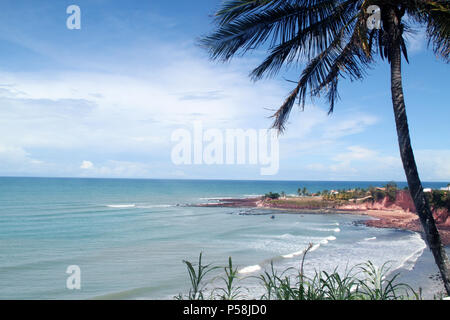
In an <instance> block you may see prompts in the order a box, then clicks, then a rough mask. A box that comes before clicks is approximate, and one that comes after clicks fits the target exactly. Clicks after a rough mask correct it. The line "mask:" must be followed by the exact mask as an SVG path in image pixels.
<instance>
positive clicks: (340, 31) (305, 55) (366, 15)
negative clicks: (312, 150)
mask: <svg viewBox="0 0 450 320" xmlns="http://www.w3.org/2000/svg"><path fill="white" fill-rule="evenodd" d="M374 6H376V7H374ZM406 17H408V18H409V19H410V20H411V21H415V22H416V23H419V24H422V25H424V26H425V27H426V30H427V37H428V40H429V44H431V45H432V47H433V50H434V52H435V54H436V55H437V56H439V57H441V58H442V59H443V60H444V61H445V62H447V63H448V62H449V61H450V1H448V0H437V1H431V0H225V1H224V3H223V5H222V7H221V8H220V10H219V11H218V12H217V13H216V15H215V23H216V26H217V28H216V30H215V31H214V32H213V33H212V34H210V35H209V36H206V37H205V38H204V39H202V41H201V42H202V45H203V46H204V47H206V48H207V50H208V51H209V53H210V56H211V58H212V59H215V60H222V61H227V60H230V59H231V58H232V57H233V56H235V55H236V54H243V53H246V52H248V51H250V50H254V49H257V48H259V47H261V46H262V45H263V44H266V43H268V44H269V52H268V56H267V57H266V59H265V60H264V61H263V62H262V63H261V64H260V65H259V66H258V67H257V68H256V69H254V70H253V71H252V72H251V77H252V79H253V80H258V79H261V78H262V77H264V76H274V75H276V74H277V72H278V71H280V69H281V67H282V66H283V65H289V64H292V63H295V62H297V61H298V60H299V59H303V60H306V61H309V62H308V63H307V65H306V67H305V68H304V69H303V71H302V72H301V74H300V77H299V80H298V83H297V84H296V86H295V88H294V89H293V90H292V92H291V93H290V94H289V96H288V97H287V98H286V100H285V101H284V103H283V104H282V105H281V107H280V108H279V109H278V111H277V112H276V113H275V114H274V115H273V117H274V119H275V120H274V123H273V127H274V128H276V129H278V130H279V131H280V132H282V131H283V130H284V129H285V125H286V122H287V119H288V117H289V114H290V112H291V110H292V107H293V105H294V103H295V101H296V100H298V102H299V104H300V105H301V108H303V107H304V105H305V99H306V96H307V95H310V96H319V95H321V94H324V95H325V97H326V98H327V100H328V102H329V105H330V108H329V113H331V112H333V109H334V106H335V101H336V100H337V98H338V81H339V79H340V78H341V77H348V78H350V79H352V80H353V79H362V78H363V77H364V76H365V75H366V72H365V70H366V69H367V67H368V66H369V65H370V64H372V63H373V62H374V56H375V55H377V54H379V55H380V56H381V58H383V59H386V60H387V62H388V63H389V64H390V69H391V72H390V81H391V95H392V105H393V109H394V116H395V123H396V127H397V135H398V143H399V147H400V155H401V159H402V162H403V167H404V170H405V174H406V178H407V180H408V186H409V190H410V192H411V196H412V198H413V200H414V204H415V206H416V210H417V213H418V215H419V217H420V221H421V223H422V226H423V229H424V231H425V235H426V240H427V243H428V245H429V247H430V249H431V251H432V252H433V255H434V259H435V261H436V264H437V265H438V267H439V270H440V273H441V275H442V278H443V281H444V284H445V288H446V291H447V293H448V294H449V295H450V264H449V261H448V258H447V255H446V253H445V250H444V249H443V246H442V243H441V239H440V235H439V232H438V230H437V228H436V224H435V221H434V218H433V215H432V212H431V210H430V205H429V203H428V201H427V199H426V197H425V196H424V193H423V188H422V183H421V181H420V179H419V174H418V171H417V167H416V162H415V159H414V154H413V150H412V147H411V141H410V135H409V128H408V121H407V117H406V108H405V101H404V97H403V87H402V75H401V63H402V55H403V57H404V58H405V60H406V61H408V55H407V50H406V45H405V41H404V34H405V30H407V28H408V26H407V24H406V20H407V19H406ZM374 19H375V20H374ZM370 23H372V24H370ZM372 27H374V28H372Z"/></svg>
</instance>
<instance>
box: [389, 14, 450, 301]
mask: <svg viewBox="0 0 450 320" xmlns="http://www.w3.org/2000/svg"><path fill="white" fill-rule="evenodd" d="M387 20H388V24H389V26H387V31H388V34H389V37H390V44H391V47H390V50H389V51H390V54H389V56H390V57H389V58H390V64H391V92H392V104H393V107H394V115H395V124H396V127H397V135H398V143H399V146H400V156H401V159H402V162H403V168H404V170H405V174H406V179H407V181H408V186H409V191H410V193H411V196H412V198H413V201H414V205H415V206H416V212H417V214H418V215H419V218H420V222H421V224H422V227H423V230H424V232H425V239H426V241H427V243H428V246H429V247H430V249H431V252H432V253H433V256H434V260H435V262H436V264H437V266H438V268H439V271H440V273H441V277H442V280H443V282H444V286H445V290H446V291H447V294H448V295H450V263H449V260H448V257H447V254H446V252H445V249H444V247H443V245H442V242H441V237H440V235H439V231H438V229H437V227H436V223H435V220H434V218H433V214H432V212H431V210H430V205H429V203H428V201H427V199H426V198H425V195H424V193H423V187H422V183H421V182H420V178H419V173H418V172H417V166H416V161H415V159H414V153H413V150H412V147H411V140H410V136H409V128H408V119H407V117H406V109H405V100H404V97H403V86H402V74H401V50H400V42H399V37H400V36H401V34H400V30H399V28H398V25H399V19H398V17H396V16H395V11H394V10H391V12H390V17H389V18H388V19H387Z"/></svg>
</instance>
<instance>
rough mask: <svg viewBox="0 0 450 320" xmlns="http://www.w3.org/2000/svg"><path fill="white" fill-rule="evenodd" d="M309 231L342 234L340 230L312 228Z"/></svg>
mask: <svg viewBox="0 0 450 320" xmlns="http://www.w3.org/2000/svg"><path fill="white" fill-rule="evenodd" d="M309 230H314V231H324V232H330V231H333V232H341V229H339V228H310V229H309Z"/></svg>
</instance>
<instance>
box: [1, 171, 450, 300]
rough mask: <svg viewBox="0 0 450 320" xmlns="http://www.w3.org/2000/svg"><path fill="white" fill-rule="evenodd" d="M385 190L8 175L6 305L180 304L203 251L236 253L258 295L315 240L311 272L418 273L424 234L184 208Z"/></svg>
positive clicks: (222, 257) (223, 260)
mask: <svg viewBox="0 0 450 320" xmlns="http://www.w3.org/2000/svg"><path fill="white" fill-rule="evenodd" d="M383 184H385V183H383V182H316V181H314V182H312V181H309V182H308V181H222V180H220V181H218V180H137V179H136V180H131V179H130V180H127V179H76V178H13V177H5V178H0V299H99V298H100V299H172V298H173V297H174V296H176V295H178V294H179V293H186V292H187V291H188V289H189V277H188V273H187V271H186V267H185V265H184V264H183V262H182V261H183V260H189V261H191V262H195V261H196V260H197V259H198V256H199V254H200V252H202V253H203V261H204V263H213V264H214V265H216V266H225V265H227V262H228V257H229V256H231V257H232V259H233V264H234V265H236V266H237V267H238V268H239V270H240V275H241V276H242V277H247V278H248V279H247V278H246V280H243V281H247V286H248V287H249V288H251V292H250V293H249V295H250V296H252V295H254V296H257V295H258V292H259V291H258V290H260V287H259V285H258V283H257V281H256V280H251V279H254V277H252V276H257V275H258V274H259V273H260V272H262V271H263V270H265V269H266V268H269V267H270V263H271V261H272V262H273V264H274V267H275V268H277V269H279V270H284V269H286V268H288V267H298V266H299V264H300V260H301V253H302V251H303V250H304V249H305V247H306V246H307V245H308V244H309V243H313V245H314V250H313V252H311V253H310V254H309V255H308V257H307V260H306V264H305V270H309V272H312V271H313V270H314V269H321V270H328V271H330V270H333V269H334V268H335V267H337V266H339V270H344V269H345V267H349V266H353V265H355V264H358V263H362V262H366V261H368V260H370V261H372V262H373V263H374V264H376V265H378V266H381V265H382V264H383V263H384V262H387V261H390V264H391V268H392V270H396V271H401V270H411V269H412V268H413V267H414V264H415V263H416V261H417V259H418V258H419V257H420V255H421V254H422V253H423V251H424V249H425V243H424V241H423V240H422V239H421V237H420V236H419V235H418V234H416V233H414V232H409V231H399V230H392V229H376V228H368V227H366V226H364V225H361V224H359V223H357V221H359V220H362V219H368V218H367V217H362V216H361V217H359V216H354V215H345V214H289V213H283V212H280V211H273V212H272V211H267V210H264V211H262V210H261V209H240V208H210V207H208V208H205V207H190V206H186V205H189V204H196V203H205V202H208V201H212V200H213V199H215V198H227V197H248V196H252V195H262V194H264V193H267V192H269V191H273V192H281V191H284V192H285V193H286V194H295V193H296V191H297V189H298V188H300V187H306V188H307V189H308V190H309V191H311V192H315V191H318V190H324V189H328V190H331V189H343V188H353V187H368V186H371V185H373V186H381V185H383ZM398 185H399V187H403V186H405V183H398ZM444 186H446V184H445V183H424V187H432V188H440V187H444ZM262 213H263V214H262ZM272 214H274V215H275V219H271V215H272ZM73 265H75V266H78V267H79V269H80V271H81V274H80V279H81V288H80V289H79V290H70V289H68V288H67V285H66V281H67V279H68V277H69V276H70V275H69V274H67V273H66V271H67V268H68V266H73ZM217 272H218V273H219V274H220V272H223V271H220V270H217ZM216 281H219V280H216Z"/></svg>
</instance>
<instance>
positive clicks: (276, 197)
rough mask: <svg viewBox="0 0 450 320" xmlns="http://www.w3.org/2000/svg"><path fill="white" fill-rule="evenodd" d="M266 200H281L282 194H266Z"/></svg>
mask: <svg viewBox="0 0 450 320" xmlns="http://www.w3.org/2000/svg"><path fill="white" fill-rule="evenodd" d="M264 198H265V199H278V198H280V194H279V193H273V192H269V193H266V194H265V195H264Z"/></svg>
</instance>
